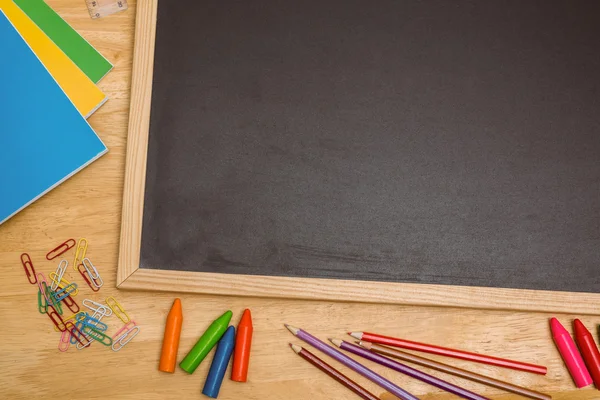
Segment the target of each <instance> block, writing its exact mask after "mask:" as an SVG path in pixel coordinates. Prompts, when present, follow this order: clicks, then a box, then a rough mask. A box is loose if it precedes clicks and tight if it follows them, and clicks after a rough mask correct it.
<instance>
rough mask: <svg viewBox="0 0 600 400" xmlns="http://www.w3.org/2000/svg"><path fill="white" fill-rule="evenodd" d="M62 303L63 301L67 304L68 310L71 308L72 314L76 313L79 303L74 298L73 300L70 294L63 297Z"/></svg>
mask: <svg viewBox="0 0 600 400" xmlns="http://www.w3.org/2000/svg"><path fill="white" fill-rule="evenodd" d="M61 301H62V302H63V303H65V305H66V306H67V308H68V309H69V310H71V311H72V312H73V314H77V313H78V312H79V310H80V308H79V304H77V303H76V302H75V300H73V298H72V297H71V295H68V296H67V297H65V298H63V299H62V300H61Z"/></svg>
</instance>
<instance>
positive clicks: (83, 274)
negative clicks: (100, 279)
mask: <svg viewBox="0 0 600 400" xmlns="http://www.w3.org/2000/svg"><path fill="white" fill-rule="evenodd" d="M82 268H83V269H82ZM77 270H78V271H79V273H80V274H81V276H82V277H83V280H84V281H85V283H87V285H88V286H89V287H90V288H91V289H92V290H93V291H94V292H97V291H98V290H100V288H99V287H97V286H96V285H94V284H93V283H92V281H91V278H88V275H87V271H86V270H85V267H84V266H83V264H79V265H78V266H77Z"/></svg>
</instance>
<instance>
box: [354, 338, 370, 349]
mask: <svg viewBox="0 0 600 400" xmlns="http://www.w3.org/2000/svg"><path fill="white" fill-rule="evenodd" d="M357 343H358V345H359V346H360V347H364V348H365V349H367V350H371V347H373V344H372V343H371V342H363V341H362V340H360V341H358V342H357Z"/></svg>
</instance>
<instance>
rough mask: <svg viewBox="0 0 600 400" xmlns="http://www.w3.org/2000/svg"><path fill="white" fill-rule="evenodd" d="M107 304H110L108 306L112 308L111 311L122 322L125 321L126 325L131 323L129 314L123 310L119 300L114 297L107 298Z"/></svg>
mask: <svg viewBox="0 0 600 400" xmlns="http://www.w3.org/2000/svg"><path fill="white" fill-rule="evenodd" d="M106 304H108V306H109V307H110V309H111V310H113V313H114V314H115V315H116V316H117V317H118V318H119V319H120V320H121V321H123V323H124V324H126V323H128V322H129V321H131V318H129V315H127V312H125V309H124V308H123V306H122V305H121V304H119V302H118V301H117V300H115V298H114V297H107V298H106Z"/></svg>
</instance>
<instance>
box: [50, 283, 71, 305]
mask: <svg viewBox="0 0 600 400" xmlns="http://www.w3.org/2000/svg"><path fill="white" fill-rule="evenodd" d="M76 290H77V284H76V283H71V284H70V285H69V286H67V287H64V288H62V289H61V290H59V291H58V292H56V293H54V296H53V297H54V299H55V300H56V302H59V301H61V300H62V299H64V298H65V297H67V296H68V295H70V294H71V293H73V292H74V291H76Z"/></svg>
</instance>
